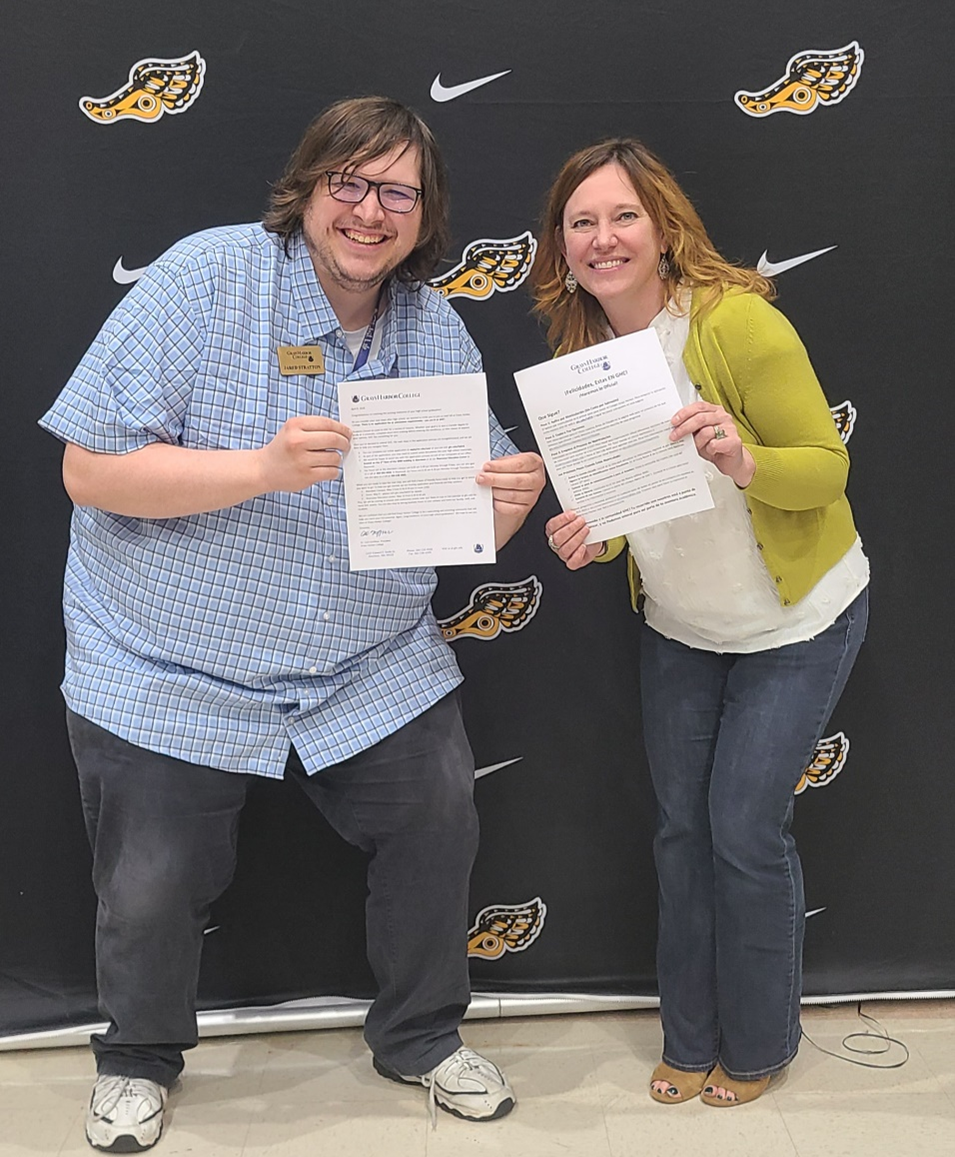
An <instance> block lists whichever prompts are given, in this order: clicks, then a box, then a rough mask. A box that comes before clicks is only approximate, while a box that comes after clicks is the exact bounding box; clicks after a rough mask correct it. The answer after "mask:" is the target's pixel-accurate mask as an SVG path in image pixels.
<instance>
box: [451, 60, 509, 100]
mask: <svg viewBox="0 0 955 1157" xmlns="http://www.w3.org/2000/svg"><path fill="white" fill-rule="evenodd" d="M511 71H512V70H511V69H510V68H505V70H504V71H503V72H495V73H494V75H493V76H482V77H479V78H478V79H477V80H468V81H465V83H464V84H452V85H449V86H448V87H445V86H444V85H443V84H442V83H441V73H440V72H439V73H438V75H437V76H436V77H435V78H434V80H433V81H432V82H431V99H432V100H436V101H438V102H439V103H441V102H443V101H446V100H455V99H456V98H457V97H459V96H464V94H465V93H466V92H473V91H474V89H476V88H480V87H481V85H482V84H490V83H491V81H492V80H500V78H501V77H502V76H507V74H508V73H509V72H511Z"/></svg>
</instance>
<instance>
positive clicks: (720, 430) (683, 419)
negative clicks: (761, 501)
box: [670, 402, 756, 490]
mask: <svg viewBox="0 0 955 1157" xmlns="http://www.w3.org/2000/svg"><path fill="white" fill-rule="evenodd" d="M670 424H671V425H672V426H673V429H672V430H671V431H670V441H671V442H679V440H680V439H681V438H685V437H686V436H687V435H688V434H692V435H693V441H694V442H695V443H696V449H697V452H698V453H699V455H700V457H701V458H705V459H706V461H707V462H712V463H713V465H714V466H715V467H716V469H717V470H719V472H720V473H721V474H725V475H726V477H727V478H732V479H733V481H734V482H735V483H736V485H737V486H738V487H739V488H740V489H741V490H744V489H745V488H746V487H747V486H749V484H750V482H752V481H753V475H754V474H755V473H756V462H755V461H754V459H753V455H752V454H750V452H749V450H747V449H746V447H745V446H744V445H743V443H742V441H741V440H740V436H739V431H738V430H737V429H736V423H735V422H734V421H733V419H732V418H731V417H730V416H729V414H727V412H726V411H725V410H724V409H723V407H722V406H714V405H713V403H712V402H694V403H693V404H692V405H691V406H684V407H683V409H682V410H677V412H676V413H675V414H674V415H673V417H672V418H671V419H670Z"/></svg>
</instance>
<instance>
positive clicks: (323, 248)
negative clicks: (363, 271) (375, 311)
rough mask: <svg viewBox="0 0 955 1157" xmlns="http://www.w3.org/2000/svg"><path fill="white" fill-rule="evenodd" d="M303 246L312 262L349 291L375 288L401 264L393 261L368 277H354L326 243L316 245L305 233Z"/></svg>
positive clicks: (363, 290) (354, 291) (339, 285)
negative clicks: (343, 266)
mask: <svg viewBox="0 0 955 1157" xmlns="http://www.w3.org/2000/svg"><path fill="white" fill-rule="evenodd" d="M305 247H306V249H307V250H308V252H309V255H310V256H311V258H312V263H313V264H314V265H316V266H317V267H318V268H320V269H323V270H327V271H328V274H329V276H330V277H331V278H332V280H333V281H334V283H335V284H336V285H337V286H338V287H339V288H340V289H344V290H346V291H347V292H349V293H367V292H368V290H371V289H374V288H376V286H379V285H381V283H382V282H383V281H387V279H388V278H389V277H390V276H391V275H392V274H393V273H394V272H395V270H396V269H398V268H399V267H400V266H401V261H397V262H395V264H394V265H391V266H387V267H386V268H385V269H383V270H382V271H381V272H379V273H375V274H373V275H371V276H369V277H354V276H352V275H351V274H350V273H348V272H347V271H346V270H344V269H342V267H341V265H339V263H338V261H337V260H336V258H335V255H334V254H333V253H332V251H331V247H330V246H328V245H318V244H316V243H315V242H314V241H312V239H311V238H310V237H309V236H308V235H307V234H306V235H305Z"/></svg>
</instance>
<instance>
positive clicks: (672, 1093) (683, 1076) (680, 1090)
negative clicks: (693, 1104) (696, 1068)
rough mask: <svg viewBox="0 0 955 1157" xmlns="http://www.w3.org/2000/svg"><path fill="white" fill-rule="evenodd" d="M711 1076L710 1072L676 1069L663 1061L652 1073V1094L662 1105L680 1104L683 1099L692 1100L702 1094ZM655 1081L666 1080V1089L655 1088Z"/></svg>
mask: <svg viewBox="0 0 955 1157" xmlns="http://www.w3.org/2000/svg"><path fill="white" fill-rule="evenodd" d="M709 1076H710V1074H709V1073H708V1072H702V1073H687V1072H684V1071H683V1069H674V1068H671V1067H670V1066H669V1065H668V1064H667V1063H666V1062H665V1061H661V1062H660V1063H659V1064H658V1065H657V1067H656V1068H655V1069H654V1070H653V1072H652V1073H651V1074H650V1096H651V1097H652V1098H653V1099H654V1100H655V1101H659V1103H660V1104H661V1105H679V1104H680V1103H681V1102H682V1101H692V1100H693V1098H694V1097H698V1096H699V1095H700V1090H701V1089H702V1088H703V1086H704V1085H705V1084H706V1082H707V1081H708V1080H709ZM654 1081H666V1082H667V1087H666V1089H665V1090H664V1091H663V1092H660V1090H659V1089H655V1088H654V1087H653V1082H654Z"/></svg>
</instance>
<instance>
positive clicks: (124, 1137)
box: [86, 1076, 166, 1153]
mask: <svg viewBox="0 0 955 1157" xmlns="http://www.w3.org/2000/svg"><path fill="white" fill-rule="evenodd" d="M165 1107H166V1090H165V1089H164V1088H163V1086H162V1085H158V1084H156V1082H155V1081H147V1080H144V1079H143V1078H141V1077H113V1076H101V1077H97V1078H96V1084H95V1085H94V1086H93V1096H92V1097H91V1098H90V1107H89V1110H88V1112H87V1114H86V1139H87V1141H89V1143H90V1144H91V1145H92V1146H93V1148H94V1149H108V1150H109V1151H110V1152H112V1153H140V1152H142V1150H143V1149H150V1148H152V1146H153V1145H155V1144H156V1142H157V1141H158V1140H159V1138H160V1136H161V1135H162V1115H163V1109H164V1108H165Z"/></svg>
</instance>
